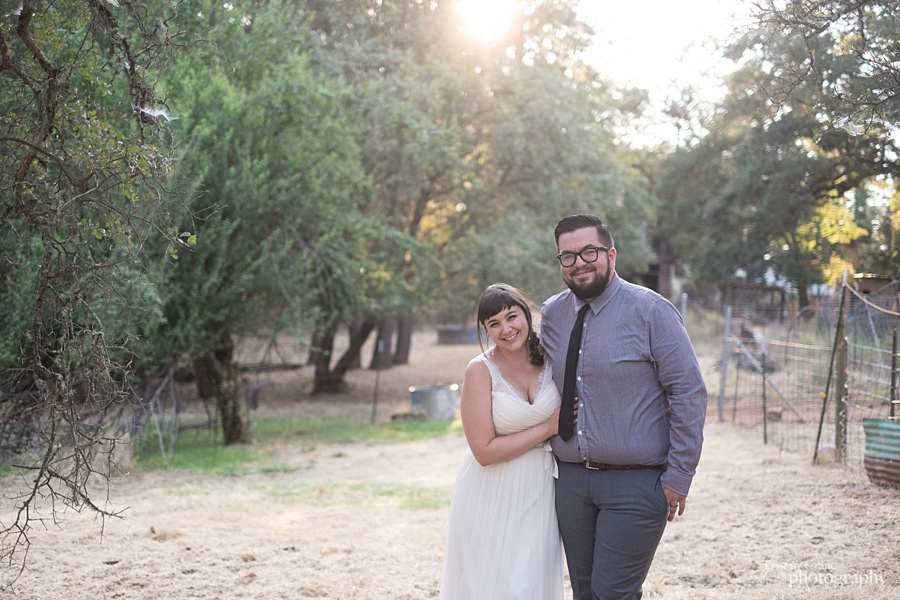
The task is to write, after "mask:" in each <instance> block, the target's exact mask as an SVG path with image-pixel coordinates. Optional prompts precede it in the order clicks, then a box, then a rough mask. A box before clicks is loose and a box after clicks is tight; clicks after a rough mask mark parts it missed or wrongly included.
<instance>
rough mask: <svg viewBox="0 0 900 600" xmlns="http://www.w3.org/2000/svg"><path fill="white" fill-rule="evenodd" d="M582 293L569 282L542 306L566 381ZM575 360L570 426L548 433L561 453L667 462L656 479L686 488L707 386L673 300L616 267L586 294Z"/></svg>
mask: <svg viewBox="0 0 900 600" xmlns="http://www.w3.org/2000/svg"><path fill="white" fill-rule="evenodd" d="M582 306H584V302H582V301H581V300H580V299H578V297H577V296H575V295H574V294H573V293H572V292H571V290H566V291H564V292H562V293H559V294H557V295H555V296H553V297H551V298H549V299H548V300H547V301H546V302H545V303H544V306H543V307H542V308H541V343H542V344H543V346H544V349H545V350H546V352H547V357H548V358H549V360H550V367H551V369H552V371H553V379H554V381H555V382H556V385H557V386H558V387H559V388H560V389H562V386H563V374H564V373H565V369H566V352H567V349H568V345H569V335H570V333H571V332H572V327H573V326H574V325H575V318H576V316H577V313H578V310H579V309H580V308H581V307H582ZM584 327H585V330H584V334H583V336H582V340H581V345H582V348H581V350H582V354H581V356H580V358H579V361H578V371H577V380H576V392H575V394H576V396H577V397H578V398H579V408H578V419H577V424H576V426H575V435H573V436H572V437H571V438H570V439H569V441H568V442H563V441H562V439H561V438H560V437H559V436H556V437H554V438H552V439H551V441H550V443H551V445H552V447H553V451H554V452H555V453H556V456H557V458H558V459H559V460H561V461H564V462H584V461H586V460H590V461H592V462H598V463H607V464H613V465H648V466H649V465H661V464H667V465H668V467H667V469H666V472H665V473H663V475H662V478H661V481H662V484H663V485H664V486H666V487H667V488H669V489H670V490H672V491H674V492H676V493H678V494H682V495H687V493H688V491H689V489H690V486H691V480H692V478H693V476H694V473H695V472H696V468H697V463H698V462H699V460H700V447H701V445H702V443H703V423H704V421H705V419H706V402H707V398H706V385H705V384H704V382H703V377H702V375H701V372H700V365H699V364H698V363H697V356H696V354H695V353H694V349H693V347H692V346H691V342H690V339H689V338H688V335H687V331H685V329H684V324H683V321H682V319H681V315H679V314H678V311H677V310H676V309H675V307H674V306H673V305H672V303H671V302H669V301H668V300H666V299H665V298H663V297H662V296H660V295H659V294H657V293H656V292H654V291H653V290H650V289H648V288H645V287H641V286H639V285H635V284H632V283H629V282H627V281H625V280H623V279H621V278H620V277H619V276H618V275H617V274H613V278H612V280H611V281H610V283H609V286H608V287H607V288H606V290H604V292H603V293H602V294H601V295H600V296H599V297H597V298H595V299H594V300H593V301H592V302H591V309H590V310H589V311H588V312H587V314H586V315H585V318H584Z"/></svg>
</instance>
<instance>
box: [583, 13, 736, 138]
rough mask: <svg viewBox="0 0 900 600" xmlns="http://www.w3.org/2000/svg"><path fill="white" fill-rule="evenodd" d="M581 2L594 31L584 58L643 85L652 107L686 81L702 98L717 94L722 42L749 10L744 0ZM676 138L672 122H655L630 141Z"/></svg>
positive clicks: (726, 68)
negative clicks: (591, 41) (590, 44)
mask: <svg viewBox="0 0 900 600" xmlns="http://www.w3.org/2000/svg"><path fill="white" fill-rule="evenodd" d="M580 6H581V11H582V14H583V16H584V18H585V20H586V21H587V22H588V23H590V24H591V25H593V26H594V31H595V37H594V47H593V48H592V49H591V50H590V51H588V52H587V54H586V55H585V56H584V59H585V60H586V61H587V62H588V63H589V64H592V65H594V66H595V68H596V69H597V71H598V72H599V73H600V75H601V76H603V77H605V78H608V79H611V80H613V81H614V82H616V83H619V84H621V85H625V84H628V85H633V86H635V87H640V88H643V89H646V90H648V91H649V92H650V101H651V103H652V105H653V107H654V109H655V110H656V111H659V110H661V108H662V107H663V106H664V105H665V103H666V100H667V99H668V98H671V97H677V96H678V90H679V89H681V88H684V87H687V86H688V85H691V86H693V87H694V89H695V90H697V92H698V95H699V97H700V98H701V99H703V100H705V101H708V102H715V101H717V100H719V99H720V98H721V97H722V94H723V88H722V87H721V86H720V85H719V84H718V82H719V81H721V79H720V78H721V76H722V75H724V74H726V73H728V72H730V71H731V70H733V68H734V65H733V64H732V63H731V62H730V61H726V60H724V59H723V58H722V51H721V46H722V45H723V44H724V42H726V41H728V40H729V38H730V37H731V36H732V33H733V31H734V29H735V28H736V27H738V26H743V25H746V24H748V23H749V22H750V10H751V5H750V4H749V2H747V1H746V0H631V1H628V0H626V1H621V0H618V1H617V0H581V1H580ZM717 44H718V46H717ZM651 120H652V117H651ZM676 137H677V135H676V132H675V131H674V128H673V127H671V126H668V125H656V126H649V127H648V130H647V131H646V132H645V133H644V135H641V136H637V139H634V138H633V139H632V140H631V141H633V142H636V143H638V144H647V145H656V144H657V143H659V142H661V141H663V140H664V139H667V140H669V141H671V142H675V141H676Z"/></svg>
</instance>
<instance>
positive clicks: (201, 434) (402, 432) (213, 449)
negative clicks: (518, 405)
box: [134, 414, 459, 476]
mask: <svg viewBox="0 0 900 600" xmlns="http://www.w3.org/2000/svg"><path fill="white" fill-rule="evenodd" d="M458 428H459V425H458V424H454V422H452V421H431V420H421V421H418V420H417V421H403V422H397V423H393V422H392V423H383V424H377V425H370V424H367V423H364V422H361V420H360V419H359V418H354V416H353V415H347V414H342V415H338V416H336V417H310V416H304V415H296V416H292V417H260V418H256V419H254V420H253V422H252V424H251V429H252V432H253V439H254V440H255V444H254V445H253V446H248V445H232V446H222V444H221V442H220V440H219V437H218V433H217V432H216V431H213V430H211V429H208V428H207V429H204V428H193V429H189V430H186V431H184V432H182V433H180V434H179V435H178V439H177V442H176V444H175V447H174V451H173V452H172V454H171V456H169V457H163V456H162V455H161V454H160V452H159V445H158V443H157V440H156V437H155V433H154V431H153V430H152V428H151V429H148V430H146V431H145V432H144V433H143V434H142V435H141V437H140V441H139V442H138V443H136V444H135V449H134V457H135V461H136V464H137V466H138V467H139V468H140V469H142V470H156V469H162V468H169V469H187V470H197V471H201V472H204V473H209V474H214V475H224V476H234V475H238V474H247V473H250V472H252V471H266V470H271V469H273V468H276V469H277V468H279V467H273V466H271V463H272V461H273V460H274V459H275V458H276V457H277V454H273V452H274V450H273V449H272V448H283V447H284V446H283V444H285V443H288V444H303V445H307V446H314V445H316V444H360V443H361V444H388V443H398V442H408V441H415V440H422V439H429V438H433V437H438V436H440V435H444V434H446V433H448V432H449V431H452V430H454V429H458ZM269 445H274V446H269Z"/></svg>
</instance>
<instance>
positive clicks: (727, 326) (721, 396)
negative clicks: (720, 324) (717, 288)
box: [718, 304, 731, 423]
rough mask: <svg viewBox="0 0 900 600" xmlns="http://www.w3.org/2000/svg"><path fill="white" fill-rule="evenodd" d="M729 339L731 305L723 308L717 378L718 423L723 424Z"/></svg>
mask: <svg viewBox="0 0 900 600" xmlns="http://www.w3.org/2000/svg"><path fill="white" fill-rule="evenodd" d="M730 337H731V305H730V304H729V305H728V306H726V307H725V334H724V335H723V336H722V374H721V375H720V376H719V402H718V405H719V406H718V408H719V423H724V422H725V414H724V413H725V375H726V372H727V369H728V338H730Z"/></svg>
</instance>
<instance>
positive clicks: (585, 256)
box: [556, 246, 609, 267]
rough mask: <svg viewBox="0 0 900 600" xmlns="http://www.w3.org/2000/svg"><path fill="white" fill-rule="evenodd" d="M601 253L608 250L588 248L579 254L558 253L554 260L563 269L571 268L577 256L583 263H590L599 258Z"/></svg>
mask: <svg viewBox="0 0 900 600" xmlns="http://www.w3.org/2000/svg"><path fill="white" fill-rule="evenodd" d="M601 252H609V248H607V247H606V246H600V247H594V246H588V247H587V248H585V249H584V250H582V251H581V252H560V253H559V254H557V255H556V258H557V259H558V260H559V264H560V265H562V266H564V267H571V266H572V265H574V264H575V261H576V260H577V259H578V257H579V256H580V257H581V260H583V261H584V262H586V263H592V262H594V261H596V260H597V259H598V258H599V257H600V253H601Z"/></svg>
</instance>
